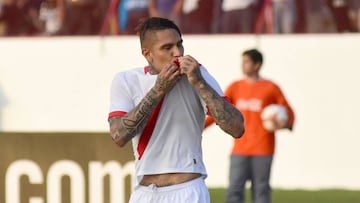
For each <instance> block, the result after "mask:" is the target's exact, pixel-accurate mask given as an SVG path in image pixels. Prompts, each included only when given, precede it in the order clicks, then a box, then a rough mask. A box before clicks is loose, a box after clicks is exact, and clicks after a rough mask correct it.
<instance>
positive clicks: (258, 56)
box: [242, 49, 263, 65]
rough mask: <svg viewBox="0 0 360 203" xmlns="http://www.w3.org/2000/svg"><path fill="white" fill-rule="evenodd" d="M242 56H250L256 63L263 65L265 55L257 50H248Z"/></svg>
mask: <svg viewBox="0 0 360 203" xmlns="http://www.w3.org/2000/svg"><path fill="white" fill-rule="evenodd" d="M242 55H243V56H244V55H246V56H249V57H250V59H251V60H252V61H253V62H254V63H260V65H261V64H262V63H263V55H262V54H261V52H260V51H258V50H257V49H249V50H246V51H244V52H243V54H242Z"/></svg>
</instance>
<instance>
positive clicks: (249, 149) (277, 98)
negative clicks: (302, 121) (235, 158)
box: [225, 79, 294, 155]
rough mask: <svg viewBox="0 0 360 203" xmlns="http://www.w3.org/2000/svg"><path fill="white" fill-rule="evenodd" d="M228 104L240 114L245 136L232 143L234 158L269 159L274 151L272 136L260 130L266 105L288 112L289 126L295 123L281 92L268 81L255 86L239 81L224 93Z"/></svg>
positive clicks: (272, 134) (270, 133)
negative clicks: (284, 109)
mask: <svg viewBox="0 0 360 203" xmlns="http://www.w3.org/2000/svg"><path fill="white" fill-rule="evenodd" d="M225 96H227V97H228V98H229V99H230V101H231V102H232V103H233V104H234V105H235V106H236V107H237V108H238V109H239V110H240V111H241V112H242V113H243V116H244V122H245V133H244V135H243V136H242V137H241V138H240V139H234V146H233V149H232V153H233V154H241V155H272V154H273V153H274V149H275V136H274V133H273V132H268V131H266V130H265V129H264V128H263V125H262V121H261V118H260V115H261V111H262V110H263V109H264V107H266V106H267V105H269V104H281V105H283V106H285V107H286V108H287V111H288V115H289V126H292V125H293V123H294V112H293V110H292V109H291V107H290V106H289V104H288V102H287V101H286V99H285V96H284V95H283V93H282V92H281V90H280V88H279V87H278V86H277V85H276V84H274V83H273V82H271V81H270V80H265V79H260V80H258V81H256V82H250V81H247V80H244V79H242V80H238V81H235V82H233V83H232V84H231V85H230V86H229V87H228V88H227V89H226V91H225Z"/></svg>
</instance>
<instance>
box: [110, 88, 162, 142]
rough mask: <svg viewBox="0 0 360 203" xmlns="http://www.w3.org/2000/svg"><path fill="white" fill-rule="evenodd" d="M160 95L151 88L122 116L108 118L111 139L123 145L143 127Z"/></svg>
mask: <svg viewBox="0 0 360 203" xmlns="http://www.w3.org/2000/svg"><path fill="white" fill-rule="evenodd" d="M160 99H161V97H160V95H159V94H157V92H156V91H154V90H153V89H151V90H150V91H149V93H148V94H147V95H146V96H145V97H144V98H143V100H142V101H141V102H140V103H139V104H138V105H137V106H136V107H135V108H134V109H133V110H132V111H130V112H128V113H127V114H126V115H125V116H122V117H114V118H111V119H110V120H109V123H110V133H111V137H112V138H113V140H114V141H115V142H116V143H117V144H118V145H119V146H124V145H125V144H126V143H127V142H128V141H130V140H131V139H132V138H133V137H134V136H135V135H136V134H137V133H138V132H140V131H141V130H143V129H144V127H145V125H146V122H147V120H148V119H149V116H150V115H151V112H152V111H153V110H154V109H155V107H156V105H157V104H158V103H159V101H160Z"/></svg>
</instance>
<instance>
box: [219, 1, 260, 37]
mask: <svg viewBox="0 0 360 203" xmlns="http://www.w3.org/2000/svg"><path fill="white" fill-rule="evenodd" d="M257 6H258V0H242V1H239V0H222V2H221V21H220V22H221V23H220V32H221V33H253V30H254V23H255V20H254V19H255V17H256V15H257Z"/></svg>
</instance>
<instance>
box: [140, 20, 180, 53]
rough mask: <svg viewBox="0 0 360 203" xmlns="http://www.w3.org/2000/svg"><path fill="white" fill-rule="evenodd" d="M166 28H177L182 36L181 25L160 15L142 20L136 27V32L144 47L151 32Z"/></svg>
mask: <svg viewBox="0 0 360 203" xmlns="http://www.w3.org/2000/svg"><path fill="white" fill-rule="evenodd" d="M166 29H174V30H176V31H177V32H178V33H179V35H180V37H181V31H180V29H179V27H178V26H177V25H176V24H175V23H174V22H173V21H171V20H169V19H166V18H160V17H150V18H146V19H143V20H142V21H140V24H139V25H138V26H137V27H136V32H137V34H138V35H139V37H140V44H141V47H143V43H144V40H145V37H146V35H147V34H148V33H149V32H152V31H159V30H166Z"/></svg>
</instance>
